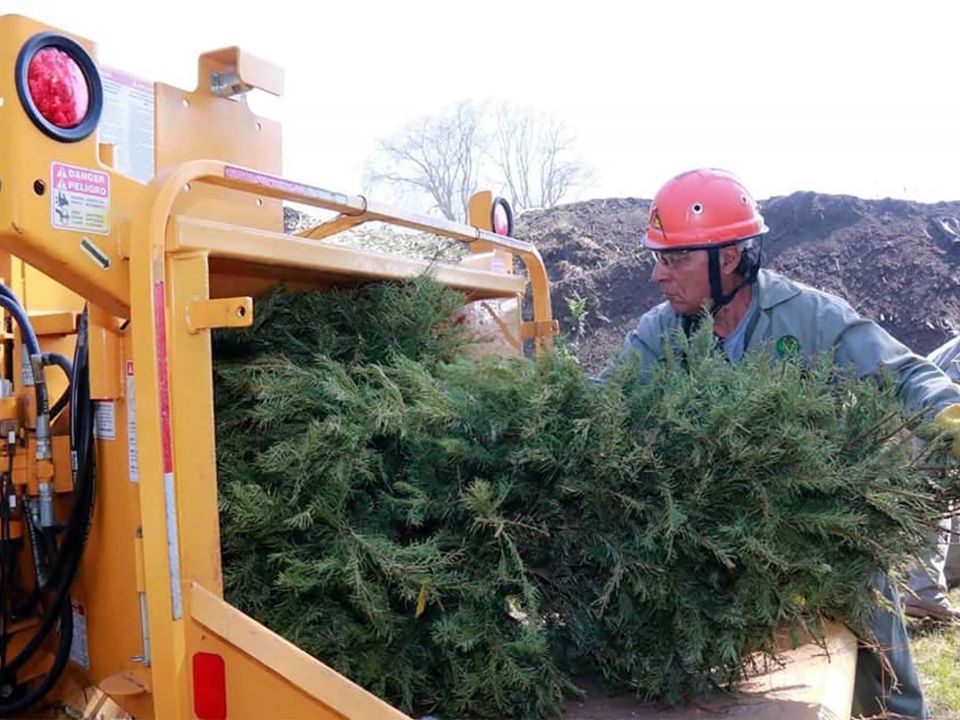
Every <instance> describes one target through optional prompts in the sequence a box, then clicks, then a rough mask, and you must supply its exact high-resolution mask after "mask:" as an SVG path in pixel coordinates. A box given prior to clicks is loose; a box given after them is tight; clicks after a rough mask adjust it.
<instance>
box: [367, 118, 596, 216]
mask: <svg viewBox="0 0 960 720" xmlns="http://www.w3.org/2000/svg"><path fill="white" fill-rule="evenodd" d="M589 177H590V175H589V172H588V171H587V169H586V168H585V167H584V166H583V165H582V164H581V163H580V162H579V160H577V158H576V157H575V155H574V138H573V135H572V134H571V133H570V132H569V131H568V130H567V129H566V128H565V127H564V125H563V124H562V123H560V122H559V121H557V120H556V119H554V118H552V117H550V116H547V115H543V114H538V113H534V112H533V111H531V110H527V109H525V108H519V107H515V106H511V105H506V104H503V105H500V106H498V107H496V108H495V109H493V110H490V109H487V108H482V107H478V106H476V105H474V104H472V103H469V102H462V103H460V104H458V105H456V106H455V107H454V108H453V109H452V110H450V111H449V112H447V113H445V114H443V115H440V116H436V117H427V118H423V119H421V120H418V121H416V122H414V123H411V124H410V125H408V126H407V127H406V128H404V129H403V130H402V131H400V132H399V133H396V134H395V135H392V136H390V137H388V138H386V139H383V140H381V141H380V142H379V143H378V146H377V151H376V153H375V154H374V156H373V158H372V159H371V160H370V162H368V164H367V172H366V185H367V187H368V188H374V187H377V186H386V187H388V188H390V189H391V190H392V191H393V192H395V193H398V194H400V195H404V194H406V193H407V192H409V191H413V192H415V193H416V194H418V195H421V196H422V197H425V198H427V200H428V201H429V203H430V205H431V209H432V210H435V211H437V212H439V213H440V214H442V215H443V216H444V217H447V218H449V219H451V220H463V219H465V218H466V216H467V207H468V203H469V199H470V195H471V194H472V193H473V192H474V191H475V190H476V189H477V187H479V185H480V184H483V185H486V186H488V187H493V188H495V189H497V190H499V191H501V192H503V193H504V194H506V195H507V196H508V197H509V199H510V200H511V202H512V203H513V204H514V206H515V207H516V208H517V209H520V210H522V209H527V208H548V207H553V206H555V205H557V204H558V203H560V202H561V201H563V200H565V199H568V197H569V195H570V193H571V192H572V191H573V190H574V189H576V188H577V187H580V186H582V185H583V184H584V183H585V182H586V181H587V180H588V179H589Z"/></svg>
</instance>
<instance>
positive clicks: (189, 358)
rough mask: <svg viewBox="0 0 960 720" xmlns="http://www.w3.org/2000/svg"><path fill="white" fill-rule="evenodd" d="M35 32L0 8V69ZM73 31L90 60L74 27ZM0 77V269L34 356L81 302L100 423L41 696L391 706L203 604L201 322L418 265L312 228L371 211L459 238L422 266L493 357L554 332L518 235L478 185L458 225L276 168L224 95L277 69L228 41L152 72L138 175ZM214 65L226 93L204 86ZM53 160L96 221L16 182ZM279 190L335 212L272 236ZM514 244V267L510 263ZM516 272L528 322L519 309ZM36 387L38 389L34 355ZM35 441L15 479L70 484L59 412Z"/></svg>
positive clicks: (283, 712)
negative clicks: (81, 172)
mask: <svg viewBox="0 0 960 720" xmlns="http://www.w3.org/2000/svg"><path fill="white" fill-rule="evenodd" d="M44 32H54V33H58V32H60V31H57V30H55V29H53V28H49V27H46V26H44V25H41V24H40V23H37V22H34V21H32V20H29V19H27V18H23V17H19V16H4V17H0V67H12V66H13V63H14V62H15V57H16V54H17V53H18V51H19V49H20V48H21V47H22V46H23V45H24V43H26V42H27V41H28V40H29V39H30V38H32V37H34V36H36V35H37V34H39V33H44ZM73 39H74V40H76V41H77V42H78V43H79V44H80V45H81V46H82V47H84V48H86V50H87V51H89V52H90V54H91V56H93V57H95V48H94V46H93V44H92V43H90V42H89V41H87V40H84V39H82V38H73ZM10 75H11V73H3V74H0V97H2V98H4V99H5V102H4V103H3V105H0V138H3V140H2V143H3V144H2V148H3V151H2V153H0V183H2V185H0V249H2V251H3V252H2V254H0V276H2V278H3V279H5V280H6V281H7V283H8V284H9V285H11V287H12V288H13V290H14V291H15V292H16V293H17V295H18V296H19V297H20V299H21V300H22V302H23V304H24V306H25V307H26V308H27V309H28V312H29V315H30V318H31V321H32V322H33V323H34V325H35V326H37V327H40V328H41V329H42V332H41V331H40V330H38V333H39V334H40V335H41V340H42V343H43V346H44V349H45V350H46V349H50V348H54V347H56V348H60V349H61V351H64V350H68V349H69V348H70V347H72V345H73V336H74V333H75V332H76V325H77V317H78V313H79V312H80V311H81V309H82V307H83V305H84V303H88V304H89V323H90V377H91V386H92V390H91V396H92V399H93V400H94V401H96V402H97V404H98V410H101V411H103V412H104V413H106V414H107V415H108V416H109V417H110V418H112V419H113V420H112V424H110V430H109V432H106V433H104V432H101V437H100V438H98V440H97V464H98V471H97V481H98V485H99V487H98V494H97V501H96V510H95V515H94V519H93V526H92V532H91V535H90V539H89V542H88V545H87V548H86V551H85V555H84V561H83V565H82V567H81V570H80V574H79V577H78V579H77V581H76V583H75V586H74V595H73V597H74V601H75V603H76V605H75V608H76V611H75V612H76V613H79V614H80V615H82V618H83V622H84V625H85V632H86V633H87V634H88V637H87V638H85V640H86V647H87V652H88V658H87V664H88V665H89V667H88V668H86V669H84V670H81V669H80V668H79V667H78V666H76V665H71V667H70V669H69V671H68V674H67V679H66V680H65V681H64V682H62V683H61V685H60V687H59V689H58V690H57V691H55V692H54V693H53V694H52V696H53V697H65V696H66V695H67V694H68V690H69V689H70V688H73V687H83V686H87V685H95V686H97V687H99V689H100V690H102V691H103V692H105V693H107V694H108V695H109V696H110V697H111V698H112V699H113V700H114V701H115V702H117V703H118V704H119V705H120V706H121V707H122V708H123V709H124V710H125V711H126V712H128V713H130V714H131V715H133V716H136V717H138V718H150V717H157V718H186V717H196V716H200V717H212V716H213V715H220V712H219V710H218V711H215V712H213V713H212V715H211V712H210V710H209V709H207V710H205V711H204V712H205V713H206V714H205V715H197V706H196V705H195V703H196V698H197V697H198V694H199V695H203V694H204V693H213V694H214V696H215V697H220V696H221V695H222V697H223V699H224V701H225V703H226V704H225V712H224V716H226V715H229V717H231V718H244V717H249V718H264V717H283V718H297V717H303V718H308V717H309V718H357V719H359V718H392V717H393V718H401V717H404V716H403V715H402V713H400V712H399V711H397V710H395V709H393V708H391V707H390V706H388V705H387V704H386V703H384V702H383V701H382V700H380V699H378V698H377V697H375V696H373V695H371V694H370V693H368V692H366V691H365V690H363V689H361V688H360V687H358V686H357V685H355V684H354V683H352V682H350V681H349V680H348V679H346V678H344V677H343V676H341V675H339V674H338V673H336V672H334V671H333V670H332V669H330V668H329V667H327V666H326V665H324V664H323V663H321V662H319V661H318V660H316V659H314V658H312V657H310V656H309V655H307V654H306V653H304V652H303V651H301V650H299V649H298V648H296V647H295V646H293V645H292V644H290V643H288V642H286V641H285V640H283V639H282V638H280V637H279V636H277V635H276V634H274V633H273V632H271V631H270V630H268V629H267V628H265V627H263V626H262V625H260V624H259V623H257V622H256V621H254V620H253V619H251V618H250V617H248V616H246V615H244V614H243V613H241V612H240V611H238V610H237V609H236V608H234V607H232V606H231V605H229V604H228V603H227V602H225V601H224V599H223V586H222V576H221V567H220V539H219V522H218V509H217V477H216V463H215V457H216V452H215V437H214V417H213V385H212V373H211V368H212V357H211V343H210V331H211V329H213V328H225V327H243V326H248V325H250V323H251V322H252V319H253V312H254V310H255V306H254V298H255V297H256V296H257V295H259V294H260V293H262V292H263V291H264V290H266V289H267V288H268V287H270V286H272V285H274V284H276V283H277V282H279V281H288V282H291V281H292V282H294V283H297V284H300V285H304V286H313V287H323V286H328V285H333V284H344V283H357V282H364V281H369V280H373V279H391V278H410V277H413V276H415V275H418V274H420V273H421V272H423V271H424V270H426V269H427V264H426V263H424V262H421V261H418V260H413V259H409V258H402V257H394V256H388V255H382V254H377V253H372V252H367V251H364V250H360V249H356V248H352V247H347V246H344V245H339V244H333V243H331V242H325V241H324V239H325V238H328V237H329V236H331V235H334V234H336V233H338V232H341V231H343V230H346V229H349V228H351V227H355V226H357V225H360V224H362V223H366V222H370V221H379V222H384V223H390V224H393V225H398V226H402V227H405V228H410V229H413V230H419V231H426V232H430V233H434V234H436V235H440V236H444V237H447V238H452V239H455V240H459V241H462V242H464V243H466V244H467V245H468V246H469V248H470V249H471V250H472V251H473V253H472V254H471V255H469V256H468V257H467V258H466V259H465V260H464V261H463V262H461V263H459V264H455V265H439V266H437V267H436V268H435V274H436V277H437V278H438V279H439V280H440V281H441V282H443V283H445V284H447V285H449V286H451V287H454V288H457V289H459V290H462V291H463V292H464V294H465V296H466V297H467V298H468V300H469V302H470V304H471V305H469V306H468V314H469V315H470V317H472V318H473V319H474V320H475V321H476V322H477V324H478V326H484V327H485V328H487V329H489V330H492V332H493V334H494V335H497V336H498V337H499V339H500V341H501V350H502V351H504V352H519V351H520V350H521V348H522V343H523V341H524V340H532V341H534V343H535V344H536V345H538V346H539V344H540V343H542V342H549V341H550V337H551V336H552V335H554V334H555V333H556V332H557V325H556V322H555V321H554V320H553V319H552V318H551V310H550V293H549V285H548V281H547V275H546V271H545V268H544V265H543V262H542V259H541V257H540V255H539V253H538V252H537V250H536V248H534V247H533V246H532V245H530V244H529V243H526V242H522V241H519V240H515V239H513V238H511V237H506V236H502V235H497V234H494V233H493V232H492V227H491V219H490V218H491V209H492V203H493V197H492V194H491V193H489V192H485V193H478V194H477V195H476V196H474V198H473V199H472V202H471V207H470V221H469V224H460V223H454V222H448V221H445V220H438V219H435V218H430V217H425V216H420V215H417V214H413V213H408V212H403V211H400V210H396V209H393V208H390V207H387V206H384V205H381V204H379V203H375V202H372V201H370V200H368V199H367V198H364V197H362V196H359V195H352V196H351V195H344V194H340V193H335V192H330V191H327V190H323V189H321V188H316V187H312V186H308V185H304V184H300V183H295V182H291V181H288V180H285V179H283V178H282V177H280V174H279V173H280V131H279V126H277V125H276V124H275V123H272V122H270V121H269V120H267V119H265V118H259V117H256V116H255V115H254V114H253V113H252V112H251V111H250V109H249V107H248V106H247V103H246V100H245V97H244V95H243V93H244V92H245V91H247V90H249V89H252V88H255V87H259V88H261V89H265V90H267V91H270V92H280V91H281V89H282V84H283V77H282V72H281V71H279V70H278V69H277V68H275V67H273V66H271V65H269V64H267V63H264V62H261V61H259V60H256V59H255V58H252V57H251V56H249V55H247V54H244V53H242V52H241V51H239V50H238V49H236V48H228V49H225V50H219V51H215V52H212V53H207V54H205V55H204V56H202V57H201V59H200V74H199V77H200V80H199V84H198V89H197V90H196V91H195V92H185V91H182V90H179V89H177V88H172V87H170V86H166V85H163V84H161V83H157V84H155V85H154V101H155V125H154V129H155V133H156V137H155V148H156V158H155V161H156V168H157V172H156V175H155V177H153V178H152V179H151V180H150V181H149V182H146V183H144V182H140V181H138V180H136V179H134V178H132V177H130V176H128V175H125V174H123V173H121V172H119V171H117V170H116V169H115V168H113V167H112V161H113V157H114V148H112V147H111V146H109V145H104V144H99V143H98V142H97V137H96V134H94V135H92V136H91V137H89V138H87V139H84V140H82V141H79V142H74V143H64V142H59V141H57V140H56V139H52V138H49V137H46V136H45V135H44V134H42V133H41V132H39V131H38V130H37V128H36V127H34V125H33V124H32V123H31V121H30V119H29V118H28V117H27V115H26V113H25V112H24V110H23V108H21V107H20V106H19V105H18V103H17V102H16V97H17V93H16V88H15V87H14V84H13V81H12V79H11V78H10V77H9V76H10ZM224 77H226V78H231V79H232V80H231V83H230V85H229V88H230V91H229V92H228V93H227V94H228V95H230V97H225V96H224V93H223V83H222V82H217V79H222V78H224ZM211 158H216V159H211ZM52 163H67V164H70V165H72V166H75V167H79V168H90V169H92V170H96V171H99V172H106V173H108V174H109V199H108V202H109V205H110V209H109V231H108V232H107V233H106V234H102V235H96V236H95V235H93V234H92V233H84V232H77V231H72V230H64V229H61V228H56V227H53V226H52V225H51V202H52V200H51V196H52V193H53V190H54V188H53V187H52V186H51V187H50V188H49V193H47V192H40V189H41V188H40V186H39V185H38V184H37V182H41V183H42V182H44V181H45V180H46V178H47V177H48V176H49V175H50V168H51V167H52ZM281 201H294V202H297V203H302V204H306V205H309V206H313V207H315V208H319V209H322V210H327V211H335V212H336V213H337V215H336V217H335V218H334V219H333V220H331V221H328V222H325V223H322V224H320V225H318V226H317V227H315V228H311V229H309V230H307V231H304V232H303V233H301V234H299V235H288V234H284V233H283V232H282V229H283V228H282V208H281ZM91 244H92V245H93V246H94V247H95V248H96V249H97V250H98V251H99V253H100V254H101V260H102V262H100V263H99V264H98V263H96V262H93V261H91V258H90V253H89V248H90V246H91ZM84 246H85V247H86V249H85V247H84ZM515 256H516V257H518V258H519V259H520V260H521V261H522V262H523V264H524V266H525V268H526V274H527V277H526V278H524V277H522V276H519V275H516V274H514V272H513V259H514V257H515ZM104 258H105V261H104ZM528 281H529V285H530V287H531V289H532V307H533V318H532V319H531V320H530V321H528V322H523V321H521V319H520V307H521V303H520V301H521V299H522V297H523V295H524V293H525V290H526V286H527V284H528ZM471 311H472V312H471ZM15 360H16V358H15ZM48 382H50V383H51V384H52V385H54V387H57V385H56V383H57V382H58V379H57V378H56V377H55V376H54V374H53V371H50V376H49V378H48ZM18 398H19V402H18V404H16V405H14V404H12V403H8V404H7V405H3V406H2V408H5V414H3V415H2V416H3V417H7V418H10V419H18V420H19V421H20V422H21V423H22V424H23V425H24V426H25V427H29V426H30V424H31V423H36V418H35V414H34V415H31V412H30V408H29V403H30V399H29V395H28V394H26V393H24V392H23V389H22V388H18ZM0 402H2V401H0ZM124 418H126V422H124V421H123V419H124ZM118 419H119V420H118ZM108 424H109V423H108ZM134 434H135V437H132V435H134ZM55 436H56V437H55V444H56V450H57V452H56V453H55V457H54V461H53V463H52V469H48V470H44V469H43V468H40V467H39V464H38V463H30V462H24V463H23V466H22V467H19V468H18V470H17V473H16V477H15V482H16V483H17V484H19V485H24V486H26V487H28V488H29V491H30V492H35V491H36V488H35V485H36V482H37V479H38V477H40V476H42V475H43V473H44V472H49V473H52V474H53V475H54V476H55V477H56V482H57V489H58V490H59V491H61V492H63V493H66V492H68V491H69V490H70V483H69V477H70V476H69V467H70V465H69V458H68V448H67V447H66V446H65V442H64V438H63V431H62V428H61V429H60V431H59V433H57V432H56V431H55ZM22 455H24V454H22ZM28 457H29V456H28ZM45 664H46V665H49V659H48V660H47V661H46V663H44V662H40V663H38V664H37V666H36V667H32V668H31V669H30V673H31V675H37V676H38V675H40V674H41V673H42V672H43V671H44V669H45ZM198 684H201V685H203V687H198ZM221 685H222V687H221ZM216 705H217V703H216V702H214V706H216ZM205 707H207V708H209V705H206V706H205Z"/></svg>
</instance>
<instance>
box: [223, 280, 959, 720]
mask: <svg viewBox="0 0 960 720" xmlns="http://www.w3.org/2000/svg"><path fill="white" fill-rule="evenodd" d="M463 302H464V299H463V297H462V296H460V295H459V294H458V293H456V292H454V291H452V290H449V289H446V288H444V287H442V286H440V285H438V284H437V283H435V282H433V281H431V280H430V279H428V278H418V279H416V280H414V281H410V282H406V283H373V284H369V285H365V286H363V287H360V288H354V289H350V290H333V291H327V292H301V293H284V292H281V291H279V290H278V291H277V292H274V293H271V294H270V295H268V296H267V297H265V298H264V299H262V300H261V301H259V302H258V305H257V309H256V321H255V323H254V325H253V327H251V328H249V329H247V330H243V331H221V332H219V333H218V334H217V335H216V337H215V356H216V358H217V360H216V366H215V378H216V403H217V404H216V416H217V455H218V465H219V485H220V498H221V500H220V503H221V531H222V546H223V564H224V580H225V589H226V594H227V597H228V599H229V600H230V601H231V602H232V603H234V604H235V605H237V606H238V607H240V608H241V609H242V610H244V611H245V612H247V613H249V614H251V615H252V616H254V617H255V618H257V619H258V620H260V621H262V622H264V623H265V624H266V625H268V626H269V627H271V628H273V629H274V630H276V631H277V632H280V633H281V634H283V635H284V636H285V637H287V638H288V639H289V640H291V641H292V642H294V643H295V644H297V645H298V646H300V647H302V648H303V649H305V650H306V651H308V652H310V653H312V654H314V655H315V656H316V657H318V658H320V659H322V660H323V661H324V662H326V663H328V664H330V665H331V666H333V667H335V668H336V669H337V670H339V671H340V672H342V673H344V674H346V675H347V676H349V677H350V678H351V679H353V680H355V681H356V682H358V683H360V684H362V685H363V686H365V687H367V688H369V689H370V690H372V691H373V692H375V693H376V694H378V695H380V696H382V697H384V698H386V699H388V700H389V701H391V702H394V703H396V704H398V705H399V706H400V707H401V708H403V709H404V710H406V711H408V712H417V713H423V712H434V713H436V714H439V715H441V716H442V717H476V718H504V717H511V718H546V717H556V716H558V715H559V713H560V708H561V702H562V699H563V697H564V696H566V695H571V694H575V693H576V692H577V689H576V687H575V684H574V682H573V681H572V680H571V678H573V677H576V676H580V675H583V674H587V675H596V676H602V677H603V678H604V679H605V680H606V682H607V683H608V684H609V685H610V686H611V687H612V688H630V689H632V690H634V691H636V692H637V693H639V694H641V695H644V696H648V697H657V698H663V699H666V700H669V701H673V702H682V701H683V700H684V699H686V698H688V697H689V696H690V694H691V693H693V692H696V691H697V690H699V689H700V688H701V687H703V686H704V685H725V684H727V683H729V682H731V681H734V680H736V679H738V678H739V677H742V675H743V673H744V671H745V668H746V664H747V662H748V661H749V659H750V657H751V656H752V655H753V654H754V653H756V652H766V653H771V654H772V653H773V651H774V648H773V639H774V634H775V632H776V631H777V630H778V629H779V628H783V627H788V628H796V629H803V630H806V631H808V632H809V633H811V634H812V635H814V636H815V637H816V636H817V634H818V629H819V621H820V620H821V619H822V618H825V617H829V618H833V619H837V620H840V621H842V622H845V623H847V624H849V625H850V626H851V627H852V628H853V629H854V630H855V631H857V632H859V633H861V634H862V635H864V636H866V635H867V633H868V630H867V628H866V624H865V619H866V616H867V613H868V612H869V610H870V608H871V607H873V604H874V603H875V602H877V599H876V598H875V597H874V596H873V595H872V594H871V593H870V592H869V579H870V576H871V575H872V574H873V573H874V572H875V571H877V570H881V571H884V572H891V573H896V572H898V571H899V570H901V569H902V568H903V567H904V565H905V564H906V563H907V562H908V561H909V559H910V557H911V555H912V553H915V552H917V551H918V550H920V549H921V548H922V546H923V542H924V533H925V531H926V528H927V527H928V526H929V524H930V523H931V522H932V521H933V520H934V519H935V518H936V517H937V516H938V514H939V512H940V510H941V508H945V507H946V505H945V504H944V503H945V499H946V497H947V494H948V490H947V488H948V487H949V486H948V484H947V482H946V477H945V476H944V475H943V474H942V473H941V474H931V473H930V472H928V471H926V470H924V469H923V468H922V467H921V466H922V465H923V464H924V463H925V460H924V458H923V457H919V458H918V457H917V456H916V450H915V447H914V441H913V439H912V436H911V435H910V434H909V433H908V432H907V430H910V429H915V426H916V425H917V421H916V419H911V418H908V417H906V416H905V415H904V413H903V411H902V410H901V409H900V408H899V406H898V405H897V403H896V400H895V398H894V396H893V390H892V388H891V386H890V385H889V384H885V383H879V384H878V383H872V382H859V381H856V380H854V379H852V378H849V377H845V376H843V375H841V374H839V373H838V372H837V371H836V370H835V369H834V368H833V367H832V365H831V364H830V362H829V358H824V359H822V360H820V361H815V362H810V363H807V362H802V361H801V360H800V359H799V358H797V359H792V360H787V361H783V360H775V359H773V357H774V356H772V355H770V354H766V353H758V354H756V355H754V356H752V357H748V358H745V359H744V361H743V362H741V363H738V364H737V365H731V364H730V363H728V362H726V361H725V360H724V359H723V358H722V357H721V356H719V355H718V354H717V353H716V351H715V350H714V349H713V343H712V332H711V329H710V327H709V323H705V324H704V328H702V329H701V331H700V332H698V333H697V334H696V335H694V336H693V338H691V339H686V338H677V352H676V353H675V354H674V355H671V357H669V358H668V359H667V361H666V362H665V363H663V364H662V365H661V366H659V367H657V368H655V369H653V371H652V372H653V374H652V378H651V380H650V381H649V382H646V383H640V382H639V381H638V380H639V378H640V370H641V368H639V367H638V366H637V365H636V364H635V363H631V362H627V363H624V364H623V365H622V366H621V367H620V368H619V370H618V372H617V373H615V374H614V376H613V377H612V378H611V379H610V380H609V381H608V382H606V383H603V384H598V383H596V382H593V381H591V379H590V378H588V377H586V376H585V375H584V373H583V372H582V371H581V369H580V367H579V366H578V364H577V363H576V361H575V359H574V358H573V357H572V355H571V354H568V353H565V352H563V350H562V348H561V349H560V350H559V351H557V352H554V353H549V354H546V355H544V356H542V357H540V358H537V359H529V358H509V359H508V358H489V357H488V358H479V357H475V356H474V355H473V354H472V353H471V349H472V346H473V345H474V344H475V343H476V342H477V340H476V339H475V338H473V337H472V336H471V335H470V333H469V330H468V328H467V327H466V326H465V325H463V324H461V323H459V322H457V320H456V318H457V315H458V312H459V310H460V309H461V307H462V304H463ZM936 447H937V445H936V443H932V444H931V445H929V446H928V449H929V451H931V452H932V451H933V450H935V449H936Z"/></svg>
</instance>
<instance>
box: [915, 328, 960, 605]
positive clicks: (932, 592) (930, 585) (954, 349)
mask: <svg viewBox="0 0 960 720" xmlns="http://www.w3.org/2000/svg"><path fill="white" fill-rule="evenodd" d="M927 359H928V360H929V361H930V362H932V363H933V364H934V365H936V366H937V367H939V368H940V369H941V370H943V371H944V372H945V373H947V375H948V376H949V377H950V379H951V380H953V382H955V383H957V384H960V335H958V336H957V337H955V338H953V340H949V341H947V342H946V343H944V344H943V345H941V346H940V347H938V348H937V349H936V350H934V351H933V352H932V353H930V354H929V355H928V356H927ZM958 538H960V517H958V516H954V517H953V518H952V519H951V518H947V519H945V520H943V522H941V523H940V529H939V532H937V533H935V534H934V535H933V536H932V537H931V538H930V541H931V544H932V545H933V546H934V547H935V548H936V550H935V552H934V554H933V556H932V557H928V558H924V562H923V564H922V565H920V564H918V565H916V566H914V567H913V568H911V570H910V575H909V577H908V578H907V587H908V590H909V592H908V593H907V594H906V596H905V597H904V611H905V612H906V613H907V615H909V616H910V617H915V618H926V619H930V620H934V621H937V622H945V623H955V622H960V610H957V608H956V607H954V606H953V604H952V603H951V602H950V599H949V597H947V590H948V588H951V587H955V586H956V585H957V584H958V581H960V546H958V544H957V540H958Z"/></svg>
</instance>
